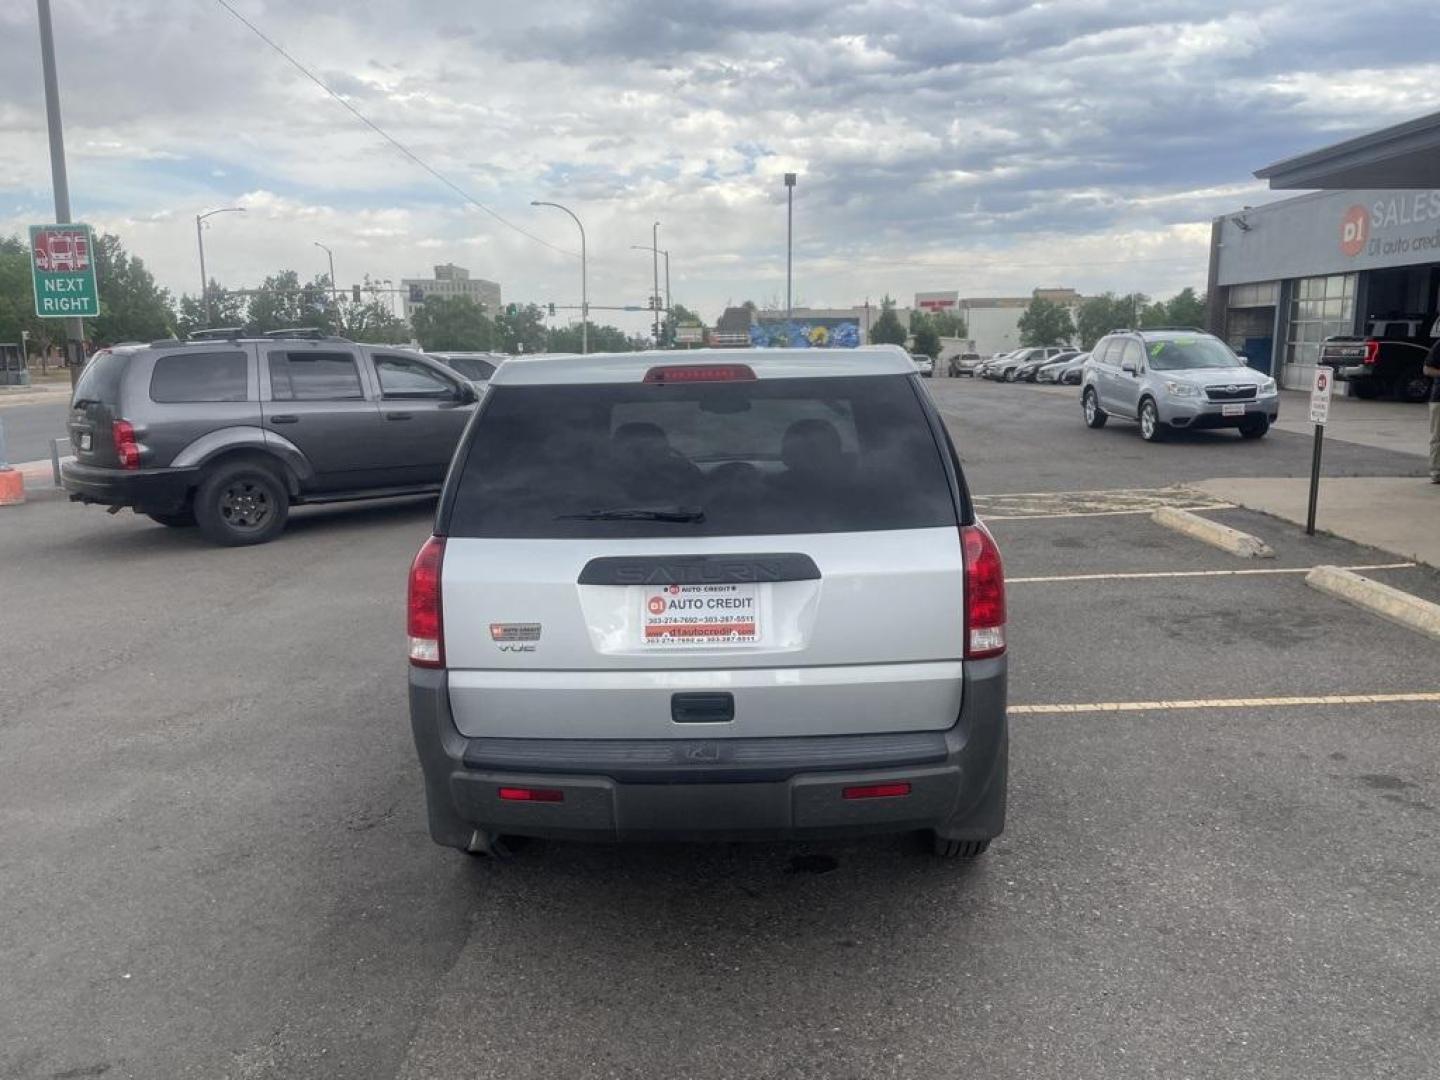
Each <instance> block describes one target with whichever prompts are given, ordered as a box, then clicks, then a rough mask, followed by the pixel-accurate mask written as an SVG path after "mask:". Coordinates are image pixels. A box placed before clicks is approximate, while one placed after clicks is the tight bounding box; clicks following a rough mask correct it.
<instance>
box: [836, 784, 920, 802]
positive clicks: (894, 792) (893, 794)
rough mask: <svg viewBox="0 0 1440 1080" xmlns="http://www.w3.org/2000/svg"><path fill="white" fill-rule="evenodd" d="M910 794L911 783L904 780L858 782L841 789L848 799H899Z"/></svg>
mask: <svg viewBox="0 0 1440 1080" xmlns="http://www.w3.org/2000/svg"><path fill="white" fill-rule="evenodd" d="M909 794H910V784H909V783H908V782H906V781H904V780H900V781H897V782H896V783H893V784H858V785H856V786H855V787H847V788H842V789H841V791H840V795H841V797H842V798H846V799H899V798H901V797H903V796H905V795H909Z"/></svg>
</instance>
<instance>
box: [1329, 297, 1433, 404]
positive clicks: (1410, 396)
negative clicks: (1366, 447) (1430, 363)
mask: <svg viewBox="0 0 1440 1080" xmlns="http://www.w3.org/2000/svg"><path fill="white" fill-rule="evenodd" d="M1432 324H1436V325H1432ZM1437 326H1440V321H1437V320H1435V319H1434V317H1433V316H1419V315H1415V316H1408V315H1407V316H1401V317H1398V318H1388V319H1371V320H1369V321H1368V322H1367V323H1366V324H1365V336H1363V337H1358V336H1354V335H1350V336H1337V337H1329V338H1326V339H1325V340H1324V341H1323V342H1321V343H1320V363H1321V365H1322V366H1324V367H1328V368H1332V369H1333V370H1334V372H1335V378H1336V379H1338V380H1339V381H1340V382H1348V383H1349V384H1350V386H1351V389H1352V392H1353V393H1354V395H1355V396H1356V397H1358V398H1378V397H1380V396H1381V395H1383V394H1389V395H1392V396H1394V397H1396V398H1399V399H1400V400H1401V401H1429V400H1430V379H1429V378H1428V377H1427V376H1426V375H1425V374H1423V373H1422V371H1421V370H1420V369H1421V368H1423V367H1424V366H1425V357H1426V355H1427V354H1428V353H1429V352H1430V346H1431V345H1432V344H1433V343H1434V341H1435V333H1434V331H1435V329H1436V328H1437Z"/></svg>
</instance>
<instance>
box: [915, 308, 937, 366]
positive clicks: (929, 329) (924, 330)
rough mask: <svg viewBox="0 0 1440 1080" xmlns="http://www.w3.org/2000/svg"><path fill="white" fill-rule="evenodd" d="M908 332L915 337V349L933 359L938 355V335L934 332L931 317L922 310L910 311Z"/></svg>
mask: <svg viewBox="0 0 1440 1080" xmlns="http://www.w3.org/2000/svg"><path fill="white" fill-rule="evenodd" d="M910 333H911V335H912V336H913V337H914V338H915V351H916V352H917V353H924V354H925V355H926V356H928V357H930V359H931V360H934V359H935V357H937V356H939V355H940V335H939V334H937V333H936V332H935V324H934V322H933V321H932V319H931V317H930V316H928V315H926V314H925V313H924V312H923V311H913V312H911V313H910Z"/></svg>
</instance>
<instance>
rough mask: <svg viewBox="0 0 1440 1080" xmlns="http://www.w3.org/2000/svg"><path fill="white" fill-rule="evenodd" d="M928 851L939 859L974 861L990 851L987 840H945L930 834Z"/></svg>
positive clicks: (937, 835)
mask: <svg viewBox="0 0 1440 1080" xmlns="http://www.w3.org/2000/svg"><path fill="white" fill-rule="evenodd" d="M930 850H931V851H932V852H934V853H935V855H936V856H937V857H938V858H941V859H976V858H979V857H980V856H981V855H984V854H985V852H987V851H989V850H990V841H989V840H946V839H945V838H944V837H943V836H940V835H939V834H938V833H937V834H932V836H931V847H930Z"/></svg>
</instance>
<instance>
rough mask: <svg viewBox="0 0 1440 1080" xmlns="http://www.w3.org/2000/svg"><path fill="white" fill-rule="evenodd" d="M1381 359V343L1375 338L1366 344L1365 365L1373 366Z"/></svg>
mask: <svg viewBox="0 0 1440 1080" xmlns="http://www.w3.org/2000/svg"><path fill="white" fill-rule="evenodd" d="M1379 359H1380V342H1378V341H1376V340H1374V339H1373V338H1372V339H1371V340H1369V341H1367V342H1365V363H1367V364H1373V363H1375V361H1377V360H1379Z"/></svg>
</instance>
